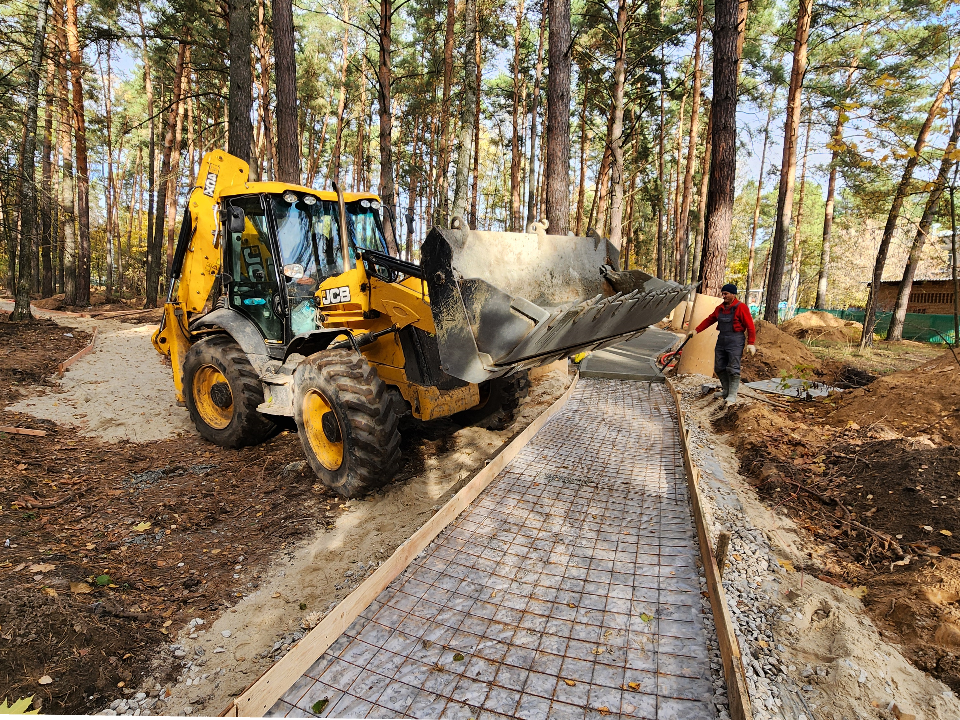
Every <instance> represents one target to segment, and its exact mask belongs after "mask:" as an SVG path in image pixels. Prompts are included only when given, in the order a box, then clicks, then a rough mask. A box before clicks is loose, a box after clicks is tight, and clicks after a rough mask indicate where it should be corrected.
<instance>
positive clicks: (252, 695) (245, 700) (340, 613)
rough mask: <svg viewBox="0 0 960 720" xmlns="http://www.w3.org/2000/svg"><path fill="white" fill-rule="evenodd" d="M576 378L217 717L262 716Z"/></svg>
mask: <svg viewBox="0 0 960 720" xmlns="http://www.w3.org/2000/svg"><path fill="white" fill-rule="evenodd" d="M577 380H578V376H576V375H575V376H574V377H573V382H571V383H570V387H569V388H567V391H566V392H565V393H564V394H563V395H562V396H561V397H560V398H559V399H558V400H557V401H556V402H555V403H553V405H551V406H550V407H549V408H547V409H546V410H545V411H544V412H543V413H542V414H541V415H540V416H538V417H537V418H536V419H535V420H534V421H533V422H532V423H530V425H528V426H527V427H526V429H525V430H524V431H523V432H521V433H520V434H519V435H518V436H517V437H516V438H514V440H513V441H512V442H511V443H510V444H509V445H507V446H506V447H505V448H503V450H502V451H501V452H500V454H499V455H497V456H496V457H494V458H493V459H491V460H490V462H489V464H488V465H487V466H486V467H485V468H483V469H482V470H480V472H478V473H477V474H476V475H475V476H474V477H473V479H472V480H470V482H468V483H467V484H466V485H465V486H464V487H463V488H461V489H460V491H459V492H458V493H457V494H456V495H454V496H453V498H451V500H450V501H449V502H448V503H447V504H446V505H444V506H443V507H442V508H441V509H440V510H438V511H437V513H436V514H435V515H434V516H433V517H431V518H430V519H429V520H428V521H427V522H426V523H425V524H424V525H423V527H421V528H420V529H419V530H417V532H415V533H414V534H413V535H411V536H410V538H409V539H407V540H406V542H404V543H403V544H402V545H401V546H400V547H398V548H397V550H396V552H394V553H393V555H391V556H390V557H389V558H388V559H387V560H386V561H385V562H384V563H383V565H381V566H380V567H379V568H377V570H376V572H374V573H373V575H371V576H370V577H369V578H367V579H366V580H364V581H363V582H362V583H361V584H360V586H359V587H358V588H357V589H356V590H354V591H353V592H352V593H350V595H348V596H347V597H346V598H344V600H343V602H341V603H340V604H339V605H337V607H335V608H334V609H333V610H332V611H331V612H330V614H328V615H327V616H326V617H325V618H324V619H323V620H322V621H321V622H320V624H319V625H317V627H315V628H314V629H313V630H311V631H310V633H309V634H308V635H306V636H305V637H304V638H303V639H301V640H300V642H299V643H297V644H296V645H295V646H294V647H293V648H291V649H290V652H288V653H287V654H286V655H285V656H284V657H283V658H282V659H281V660H280V661H279V662H277V664H276V665H274V666H273V667H271V668H270V669H269V670H267V671H266V672H265V673H264V674H263V675H261V676H260V678H259V679H258V680H257V681H256V682H254V683H253V684H252V685H251V686H250V687H249V688H247V689H246V690H245V691H244V692H243V693H242V694H240V695H239V696H237V697H236V698H235V699H234V701H233V703H232V704H231V705H230V706H229V707H227V708H226V710H224V711H223V712H222V713H221V716H238V717H261V716H263V715H264V714H265V713H266V712H267V711H268V710H269V709H270V708H272V707H273V705H274V704H275V703H276V702H277V700H279V699H280V698H281V697H282V696H283V694H284V693H285V692H286V691H287V690H288V689H289V688H290V687H291V686H292V685H293V683H295V682H296V681H297V680H298V679H299V678H300V677H301V676H302V675H303V673H304V672H306V671H307V670H308V669H309V668H310V666H311V665H312V664H313V663H314V662H315V661H316V659H317V658H318V657H320V656H321V655H322V654H323V653H324V652H325V651H326V650H327V648H329V647H330V646H331V645H332V644H333V643H334V641H335V640H336V639H337V638H338V637H340V636H341V635H342V634H343V633H344V631H345V630H346V629H347V628H348V627H350V624H351V623H352V622H353V621H354V620H356V619H357V617H359V615H360V613H361V612H363V610H364V609H366V608H367V607H368V606H369V605H370V603H372V602H373V601H374V600H375V599H376V598H377V596H378V595H379V594H380V593H381V592H382V591H383V590H384V589H385V588H386V587H387V586H388V585H389V584H390V583H391V582H393V580H394V579H396V578H397V577H398V576H399V575H400V574H401V573H402V572H403V571H404V570H405V569H406V567H407V566H408V565H409V564H410V563H411V562H412V561H413V559H414V558H415V557H416V556H417V555H419V554H420V553H421V552H422V551H423V549H424V548H426V547H427V545H429V544H430V543H431V542H432V541H433V540H434V538H436V537H437V535H439V534H440V533H441V532H442V531H443V529H444V528H445V527H446V526H447V525H449V524H450V523H451V522H453V521H454V520H455V519H456V517H457V516H458V515H459V514H460V513H461V512H463V511H464V510H465V509H466V508H467V507H468V506H469V505H470V503H472V502H473V501H474V500H475V499H476V498H477V496H478V495H479V494H480V493H481V492H483V490H484V489H485V488H486V487H487V485H489V484H490V483H491V482H492V481H493V480H494V478H496V477H497V475H499V474H500V472H501V471H502V470H503V469H504V468H505V467H506V466H507V465H508V464H509V463H510V461H511V460H513V458H515V457H516V456H517V453H519V452H520V450H521V449H523V447H524V446H525V445H526V444H527V443H528V442H530V440H531V439H532V438H533V436H534V435H536V434H537V432H538V431H539V430H540V428H542V427H543V426H544V425H545V424H546V423H547V421H548V420H549V419H550V418H551V417H553V416H554V415H556V414H557V413H558V412H559V411H560V410H562V409H563V406H564V405H566V403H567V400H569V399H570V396H571V395H572V394H573V390H574V388H575V387H576V385H577Z"/></svg>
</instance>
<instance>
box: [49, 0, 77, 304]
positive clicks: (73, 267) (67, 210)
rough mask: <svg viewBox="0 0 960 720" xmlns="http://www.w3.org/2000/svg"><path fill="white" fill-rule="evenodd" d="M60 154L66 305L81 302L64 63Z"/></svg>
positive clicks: (60, 33)
mask: <svg viewBox="0 0 960 720" xmlns="http://www.w3.org/2000/svg"><path fill="white" fill-rule="evenodd" d="M54 7H55V9H56V15H57V40H58V45H59V46H60V47H59V49H60V52H61V55H63V53H64V50H65V49H66V45H67V35H66V23H65V21H64V13H63V5H62V4H61V3H60V2H58V3H57V5H55V6H54ZM58 75H59V78H58V79H59V85H60V129H59V132H60V154H61V155H62V156H63V182H61V183H60V211H61V213H62V215H63V262H62V266H63V294H64V300H63V302H64V305H68V306H70V305H76V302H77V236H76V220H77V218H76V205H75V204H74V185H73V179H74V175H73V113H71V112H70V87H69V84H68V82H67V66H66V65H65V64H61V65H60V70H59V73H58Z"/></svg>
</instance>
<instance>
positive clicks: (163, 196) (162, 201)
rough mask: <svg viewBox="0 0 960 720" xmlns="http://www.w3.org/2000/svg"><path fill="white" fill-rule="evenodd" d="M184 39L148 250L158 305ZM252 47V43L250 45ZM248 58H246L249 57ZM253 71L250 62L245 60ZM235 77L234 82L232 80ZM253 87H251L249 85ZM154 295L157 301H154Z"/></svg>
mask: <svg viewBox="0 0 960 720" xmlns="http://www.w3.org/2000/svg"><path fill="white" fill-rule="evenodd" d="M183 35H184V39H183V40H181V41H180V47H179V49H178V50H177V64H176V66H175V69H174V75H173V99H172V101H171V105H170V112H169V114H168V116H167V130H166V133H165V134H164V138H163V157H162V159H161V161H160V181H159V186H160V189H159V192H158V193H157V216H156V218H154V226H153V239H154V241H155V245H154V248H153V254H152V255H151V254H150V253H149V251H148V253H147V255H148V262H147V305H146V306H147V307H156V306H157V302H158V291H159V286H160V282H161V280H162V278H161V276H160V272H161V266H160V256H161V255H162V250H163V228H164V222H165V220H166V209H167V185H168V181H169V178H170V161H171V159H172V157H173V136H174V131H175V129H176V124H177V113H178V110H179V107H180V91H181V89H182V87H183V82H182V81H183V65H184V60H185V58H186V52H187V39H186V38H187V37H188V35H187V31H186V29H184V31H183ZM248 47H249V46H248ZM245 60H246V58H245ZM244 65H246V67H247V70H246V72H247V73H248V74H249V72H250V64H249V63H248V62H244ZM232 82H233V81H232V79H231V84H232ZM248 89H249V88H248ZM249 118H250V116H249V115H248V116H247V125H248V126H249V129H250V132H249V134H248V135H247V139H248V142H247V144H246V150H247V157H250V142H249V140H251V139H252V138H253V126H252V124H251V123H250V120H249ZM231 124H232V123H231ZM233 139H234V129H233V128H231V130H230V142H231V143H232V142H233ZM151 299H152V300H153V304H152V305H151V302H150V301H151Z"/></svg>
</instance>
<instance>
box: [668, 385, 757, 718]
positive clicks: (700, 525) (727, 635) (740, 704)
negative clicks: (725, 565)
mask: <svg viewBox="0 0 960 720" xmlns="http://www.w3.org/2000/svg"><path fill="white" fill-rule="evenodd" d="M667 387H668V388H669V389H670V394H671V395H673V400H674V402H675V403H676V406H677V424H678V428H679V433H678V434H679V436H680V446H681V450H682V452H683V465H684V468H685V469H686V471H687V473H686V474H687V488H688V490H689V492H690V506H691V510H692V512H693V517H694V522H695V523H696V526H697V536H698V538H699V545H700V560H701V561H702V562H703V571H704V572H703V574H704V576H705V577H706V580H707V591H708V594H709V596H710V607H711V609H712V610H713V621H714V625H715V627H716V629H717V643H718V644H719V646H720V657H721V659H722V661H723V676H724V678H725V679H726V681H727V698H728V700H729V703H730V706H729V707H730V717H731V718H732V719H733V720H753V707H752V705H751V703H750V693H749V691H748V690H747V674H746V671H745V670H744V667H743V658H742V656H741V654H740V644H739V643H738V642H737V636H736V635H735V634H734V632H733V618H732V617H731V615H730V608H729V606H728V605H727V597H726V593H725V592H724V590H723V583H722V580H721V578H720V568H719V567H717V560H716V558H715V557H714V555H713V547H712V544H711V542H710V532H709V530H708V528H707V518H706V515H705V514H704V512H703V505H702V504H701V502H700V488H699V481H700V471H699V468H697V467H695V466H694V465H693V460H692V458H691V457H690V447H689V445H688V441H689V432H688V431H687V428H686V423H685V422H684V419H683V408H682V407H681V404H680V393H679V392H677V389H676V388H675V387H674V384H673V382H671V381H670V380H667Z"/></svg>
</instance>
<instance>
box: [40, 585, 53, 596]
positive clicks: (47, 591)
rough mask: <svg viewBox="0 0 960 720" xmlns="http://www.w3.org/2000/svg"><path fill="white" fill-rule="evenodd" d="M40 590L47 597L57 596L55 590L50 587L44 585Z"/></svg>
mask: <svg viewBox="0 0 960 720" xmlns="http://www.w3.org/2000/svg"><path fill="white" fill-rule="evenodd" d="M41 592H42V593H43V594H44V595H46V596H47V597H52V598H55V597H57V591H56V590H54V589H53V588H52V587H45V588H43V590H41Z"/></svg>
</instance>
